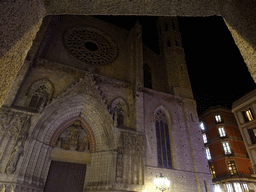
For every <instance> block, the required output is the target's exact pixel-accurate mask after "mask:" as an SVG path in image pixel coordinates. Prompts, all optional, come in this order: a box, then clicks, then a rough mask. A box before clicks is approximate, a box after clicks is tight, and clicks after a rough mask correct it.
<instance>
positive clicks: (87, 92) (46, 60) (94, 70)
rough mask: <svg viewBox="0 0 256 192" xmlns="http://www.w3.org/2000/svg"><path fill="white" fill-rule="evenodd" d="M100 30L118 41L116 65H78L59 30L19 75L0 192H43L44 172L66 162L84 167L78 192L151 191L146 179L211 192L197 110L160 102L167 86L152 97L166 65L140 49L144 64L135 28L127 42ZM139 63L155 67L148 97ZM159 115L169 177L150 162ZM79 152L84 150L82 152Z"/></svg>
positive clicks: (166, 97)
mask: <svg viewBox="0 0 256 192" xmlns="http://www.w3.org/2000/svg"><path fill="white" fill-rule="evenodd" d="M60 18H61V17H58V16H57V17H55V19H60ZM71 18H74V17H70V18H69V17H63V20H57V21H58V22H59V24H60V23H61V22H62V21H63V25H62V24H60V26H62V27H63V29H61V30H64V28H65V27H67V25H69V26H70V24H67V21H68V20H69V19H71ZM76 19H77V22H78V21H79V19H78V18H76ZM86 19H88V20H86ZM86 19H85V20H84V19H83V20H82V21H83V22H85V21H86V22H88V23H89V21H90V20H89V19H90V17H88V18H86ZM64 20H65V22H64ZM71 20H72V19H71ZM93 21H95V22H96V23H94V24H92V25H95V26H97V27H99V26H100V23H97V22H99V21H98V20H97V19H95V20H94V19H93ZM86 22H85V23H86ZM102 23H103V24H102V28H100V30H104V29H107V28H108V29H107V30H106V31H107V32H109V33H110V32H112V33H111V35H112V36H113V37H112V38H116V39H115V40H116V41H117V45H118V54H119V56H118V57H117V59H116V60H115V61H113V63H110V64H106V65H102V66H101V65H99V66H98V65H87V64H83V63H81V61H79V59H81V58H79V57H78V58H79V59H75V58H76V56H74V55H73V56H72V55H71V53H72V50H70V51H71V53H68V52H67V51H66V50H64V47H63V45H62V43H63V42H62V39H61V38H62V37H63V36H61V34H59V33H61V30H60V31H57V32H56V34H54V33H53V34H50V36H51V35H57V34H59V35H57V38H56V39H55V38H53V39H54V40H53V43H52V44H51V45H47V40H50V39H51V38H52V37H50V36H45V37H44V40H43V41H42V43H41V45H40V46H41V47H39V49H38V53H37V54H36V55H37V57H36V58H35V59H34V60H33V61H31V63H29V62H27V63H26V67H25V68H24V69H22V71H21V72H20V73H19V75H18V77H17V79H16V82H15V85H14V86H13V87H12V90H11V92H10V95H9V96H10V98H8V100H7V101H6V103H5V104H6V105H5V106H3V107H2V108H1V109H0V133H1V134H0V189H1V190H2V191H3V192H7V191H10V192H14V191H15V192H16V191H17V192H18V191H24V190H25V191H29V190H30V191H35V192H42V191H43V188H44V186H45V185H46V181H47V177H48V172H49V169H50V165H51V162H52V161H64V162H70V163H75V162H80V163H81V162H82V163H84V164H86V165H87V170H86V176H85V181H84V191H145V190H147V191H153V190H155V186H153V179H154V178H155V176H156V175H159V174H160V173H162V174H163V175H165V176H168V178H169V179H170V180H171V189H173V190H175V191H184V192H185V191H188V190H190V191H200V192H204V191H205V190H204V189H205V182H204V181H205V180H206V181H207V182H206V183H207V184H208V189H209V190H208V191H211V178H210V174H209V170H208V167H207V166H206V164H207V161H206V160H205V157H204V156H205V154H204V151H203V150H202V147H203V143H202V141H201V140H200V139H199V138H201V135H200V133H199V127H198V117H197V114H196V105H195V101H194V100H193V99H191V98H190V99H189V98H186V97H181V96H179V95H178V94H177V95H174V93H173V94H170V92H169V91H166V93H165V92H164V90H165V89H166V88H167V87H166V85H163V87H160V88H159V89H160V91H159V90H158V89H156V90H155V89H154V87H157V86H158V85H160V84H161V83H162V82H164V81H166V79H167V76H166V74H164V75H162V76H161V73H163V69H161V70H157V68H158V67H156V66H158V65H159V66H164V65H165V63H164V61H158V60H160V59H159V58H160V57H158V55H157V54H155V53H153V52H152V51H151V50H149V49H147V48H145V49H144V51H145V52H146V53H145V54H144V55H143V52H142V51H143V46H142V39H141V35H142V34H141V26H140V25H139V24H136V25H135V27H134V28H133V29H132V30H131V31H130V32H129V33H128V32H125V31H123V30H121V29H118V27H113V26H112V25H108V24H106V23H105V22H102ZM57 27H58V26H57ZM111 27H113V28H111ZM48 30H50V28H48ZM48 32H49V31H48ZM87 32H88V31H87ZM119 32H120V33H121V36H119V37H115V34H119ZM88 33H90V31H89V32H88ZM99 33H101V32H99ZM46 34H48V33H46ZM60 36H61V37H60ZM110 44H111V43H110ZM125 45H129V46H127V47H126V46H125ZM130 48H131V49H130ZM44 49H45V50H47V51H45V50H44ZM110 50H111V49H110ZM126 51H127V55H126V54H125V53H126ZM56 52H58V53H59V54H56ZM72 54H73V53H72ZM143 56H145V60H144V59H143ZM127 58H128V59H127ZM82 59H84V58H82ZM143 60H144V62H147V63H148V64H150V65H151V66H153V67H155V68H153V69H152V72H153V73H155V74H154V75H153V82H154V83H153V89H149V88H145V87H143ZM73 61H74V62H73ZM155 62H156V64H155V65H156V66H154V63H155ZM71 64H74V65H72V66H73V67H71V66H70V65H71ZM123 66H126V67H124V68H123ZM83 67H84V68H83ZM120 69H121V70H120ZM158 76H161V77H160V78H158ZM181 78H183V77H181ZM168 90H170V89H169V88H168ZM35 98H37V99H39V100H38V102H39V104H38V103H36V104H37V105H34V103H33V102H32V101H33V99H35ZM159 111H161V112H162V113H163V114H164V116H165V117H166V119H165V120H166V123H167V124H168V130H169V139H170V151H171V161H172V166H171V167H168V168H167V167H161V166H159V165H158V159H157V158H158V154H157V145H158V144H157V137H156V124H155V116H156V114H157V113H158V112H159ZM78 125H79V129H78V128H77V127H76V126H78ZM81 132H83V133H81ZM65 134H66V135H65ZM85 135H86V139H84V140H81V138H84V137H85ZM79 138H80V140H79ZM81 141H83V142H81ZM82 143H83V144H82ZM81 146H87V148H86V150H85V151H79V150H81ZM81 153H82V154H81ZM56 154H57V155H56ZM67 154H69V155H67ZM70 154H73V155H70ZM74 158H76V159H74Z"/></svg>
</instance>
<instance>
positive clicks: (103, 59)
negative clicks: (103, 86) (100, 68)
mask: <svg viewBox="0 0 256 192" xmlns="http://www.w3.org/2000/svg"><path fill="white" fill-rule="evenodd" d="M64 45H65V47H66V48H67V49H68V51H69V52H70V53H71V55H73V56H74V57H75V58H77V59H78V60H80V61H82V62H84V63H86V64H90V65H105V64H108V63H111V62H113V61H114V60H115V59H116V57H117V46H116V44H115V43H114V42H113V40H112V39H111V38H110V37H108V36H107V35H105V34H104V33H103V32H101V31H99V30H97V29H94V28H91V27H76V28H73V29H70V30H68V31H67V32H66V33H65V35H64Z"/></svg>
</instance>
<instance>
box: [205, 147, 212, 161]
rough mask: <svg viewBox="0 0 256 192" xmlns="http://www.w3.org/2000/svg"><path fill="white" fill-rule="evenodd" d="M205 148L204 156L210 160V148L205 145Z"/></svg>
mask: <svg viewBox="0 0 256 192" xmlns="http://www.w3.org/2000/svg"><path fill="white" fill-rule="evenodd" d="M205 149H206V157H207V159H208V160H210V159H211V158H212V157H211V153H210V149H209V148H208V147H207V148H205Z"/></svg>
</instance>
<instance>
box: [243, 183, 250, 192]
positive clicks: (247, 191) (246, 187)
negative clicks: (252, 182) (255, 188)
mask: <svg viewBox="0 0 256 192" xmlns="http://www.w3.org/2000/svg"><path fill="white" fill-rule="evenodd" d="M243 187H244V191H246V192H249V187H248V185H247V183H243Z"/></svg>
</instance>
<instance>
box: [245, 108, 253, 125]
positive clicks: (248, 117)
mask: <svg viewBox="0 0 256 192" xmlns="http://www.w3.org/2000/svg"><path fill="white" fill-rule="evenodd" d="M243 114H244V117H245V121H246V122H248V121H252V120H253V119H254V117H253V114H252V111H251V109H248V110H246V111H243Z"/></svg>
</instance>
